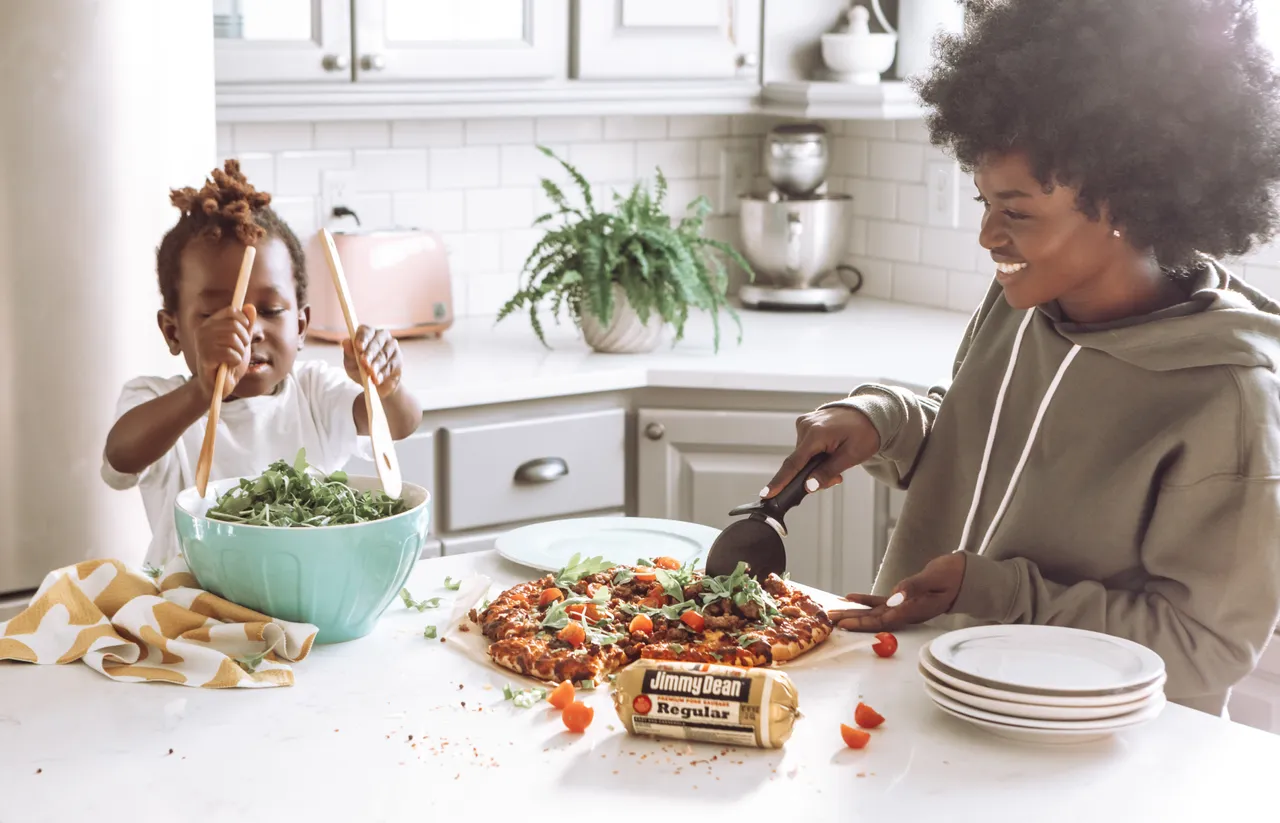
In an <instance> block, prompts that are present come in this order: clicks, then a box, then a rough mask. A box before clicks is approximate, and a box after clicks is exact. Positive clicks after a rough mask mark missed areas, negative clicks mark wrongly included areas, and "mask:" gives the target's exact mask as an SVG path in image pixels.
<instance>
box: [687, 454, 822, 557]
mask: <svg viewBox="0 0 1280 823" xmlns="http://www.w3.org/2000/svg"><path fill="white" fill-rule="evenodd" d="M826 459H827V455H826V454H818V455H815V456H814V457H813V458H811V459H810V460H809V462H808V463H807V464H806V465H805V467H804V468H803V469H801V470H800V473H799V474H797V475H796V476H795V477H793V478H791V482H790V483H788V484H787V485H786V486H784V487H783V489H782V491H780V492H778V493H777V494H775V495H774V496H773V497H770V498H767V499H764V498H762V499H760V500H758V501H756V502H755V503H747V504H745V505H742V506H738V507H736V508H734V509H732V510H730V512H729V516H730V517H738V516H740V515H744V514H745V515H747V516H746V518H744V519H742V520H739V521H737V522H735V523H730V524H729V526H728V527H726V528H725V530H724V531H722V532H720V536H719V537H717V538H716V540H715V542H714V543H712V544H711V550H710V551H709V552H707V569H706V573H707V575H708V576H709V577H720V576H722V575H726V574H733V570H734V569H736V568H737V567H738V563H740V562H745V563H746V564H747V569H748V572H749V573H750V575H751V576H752V577H754V578H756V579H757V580H762V579H764V578H766V577H768V576H769V575H771V574H779V575H780V574H782V573H783V572H784V571H786V570H787V549H786V547H785V546H784V545H783V544H782V538H784V537H786V536H787V524H786V521H785V520H784V519H783V518H784V517H785V516H786V514H787V512H789V511H791V510H792V509H794V508H795V507H796V506H798V505H800V503H801V501H803V500H804V498H805V496H806V494H807V492H806V491H805V488H804V484H805V483H806V482H808V480H809V475H811V474H813V472H814V470H815V469H817V468H818V467H819V466H821V465H822V462H823V461H824V460H826Z"/></svg>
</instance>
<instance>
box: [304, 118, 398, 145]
mask: <svg viewBox="0 0 1280 823" xmlns="http://www.w3.org/2000/svg"><path fill="white" fill-rule="evenodd" d="M390 146H391V124H390V123H388V122H386V121H385V120H375V121H362V120H356V121H352V122H345V121H341V122H336V123H316V124H315V147H316V148H317V149H385V148H389V147H390Z"/></svg>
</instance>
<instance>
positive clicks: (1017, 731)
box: [920, 625, 1165, 743]
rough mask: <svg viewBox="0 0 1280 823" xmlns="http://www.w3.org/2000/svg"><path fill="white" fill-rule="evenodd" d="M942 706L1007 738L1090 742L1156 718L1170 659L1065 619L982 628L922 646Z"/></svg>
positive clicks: (923, 664) (927, 680)
mask: <svg viewBox="0 0 1280 823" xmlns="http://www.w3.org/2000/svg"><path fill="white" fill-rule="evenodd" d="M920 673H921V674H922V675H923V676H924V688H925V691H926V692H927V693H928V695H929V697H930V698H931V699H932V700H933V702H934V703H935V704H937V706H938V708H940V709H941V710H942V711H944V712H946V713H947V714H950V715H953V716H955V717H958V718H960V719H961V720H965V721H967V722H969V723H973V724H975V725H977V726H981V727H982V728H984V729H987V730H988V731H990V732H993V733H995V734H998V735H1000V736H1002V737H1008V738H1013V739H1015V740H1027V741H1034V742H1039V743H1083V742H1087V741H1090V740H1098V739H1101V738H1104V737H1108V736H1110V735H1112V734H1114V733H1115V732H1117V731H1120V730H1122V729H1130V728H1133V727H1134V726H1139V725H1142V724H1143V723H1147V722H1150V721H1151V720H1154V719H1155V718H1156V717H1157V716H1159V714H1160V711H1161V710H1162V709H1163V708H1164V705H1165V696H1164V682H1165V670H1164V661H1163V660H1161V659H1160V656H1159V655H1158V654H1156V653H1155V652H1153V651H1151V650H1150V649H1148V648H1147V647H1145V646H1142V645H1139V644H1137V643H1134V642H1132V641H1130V640H1124V639H1122V638H1119V637H1112V636H1110V635H1106V634H1099V633H1098V632H1090V631H1083V630H1081V629H1069V628H1064V627H1060V626H1023V625H1017V626H981V627H977V628H972V629H962V630H960V631H955V632H949V633H947V634H944V635H942V636H941V637H938V638H936V639H935V640H934V641H933V642H931V643H928V644H926V645H925V646H923V647H922V648H921V649H920Z"/></svg>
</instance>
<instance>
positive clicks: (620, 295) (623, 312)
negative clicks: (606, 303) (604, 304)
mask: <svg viewBox="0 0 1280 823" xmlns="http://www.w3.org/2000/svg"><path fill="white" fill-rule="evenodd" d="M663 325H664V324H663V321H662V317H661V316H660V315H659V314H658V313H657V312H653V313H651V314H650V315H649V322H647V323H643V322H641V321H640V315H638V314H636V310H635V309H633V308H631V303H630V302H629V301H628V300H627V293H626V292H625V291H623V290H622V287H621V286H618V285H615V286H614V287H613V317H612V319H611V321H610V323H609V326H608V327H607V328H606V327H605V326H604V325H603V324H601V323H600V321H599V320H598V319H596V318H595V317H594V316H593V315H591V314H590V313H587V312H583V314H582V336H583V337H584V338H586V341H587V345H589V346H591V348H593V349H595V350H596V351H598V352H605V353H607V354H644V353H645V352H651V351H653V350H654V349H656V348H657V347H658V343H660V342H661V341H662V327H663Z"/></svg>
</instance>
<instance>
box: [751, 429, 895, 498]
mask: <svg viewBox="0 0 1280 823" xmlns="http://www.w3.org/2000/svg"><path fill="white" fill-rule="evenodd" d="M878 451H880V434H879V432H877V431H876V427H875V426H873V425H871V419H870V418H869V417H867V416H866V415H865V414H863V413H862V412H860V411H858V410H857V409H854V408H850V407H849V406H831V407H830V408H825V409H818V410H817V411H814V412H810V413H809V414H806V415H804V416H803V417H801V418H800V419H799V420H797V421H796V448H795V451H793V452H792V453H791V455H790V456H789V457H788V458H787V459H786V460H784V461H782V468H780V469H778V473H777V474H775V475H774V476H773V479H772V480H770V481H769V485H768V486H765V488H764V493H763V494H761V497H766V498H767V497H773V496H774V495H775V494H777V493H778V492H780V491H782V489H783V487H784V486H786V485H787V483H789V482H791V480H792V478H794V477H795V476H796V475H797V474H799V473H800V470H801V469H803V468H804V467H805V464H807V463H808V462H809V461H810V460H811V459H812V458H813V457H814V456H815V455H819V454H822V453H824V452H825V453H826V454H827V459H826V460H825V461H823V463H822V465H821V466H819V467H818V468H817V469H815V470H814V472H813V474H812V475H810V478H809V484H808V491H810V492H816V491H818V490H819V489H827V488H830V487H832V486H834V485H836V484H838V483H839V482H840V475H841V474H842V473H844V472H845V471H847V470H848V469H851V468H853V467H854V466H857V465H859V464H860V463H863V462H864V461H866V460H867V459H869V458H871V457H873V456H875V454H876V452H878Z"/></svg>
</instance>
